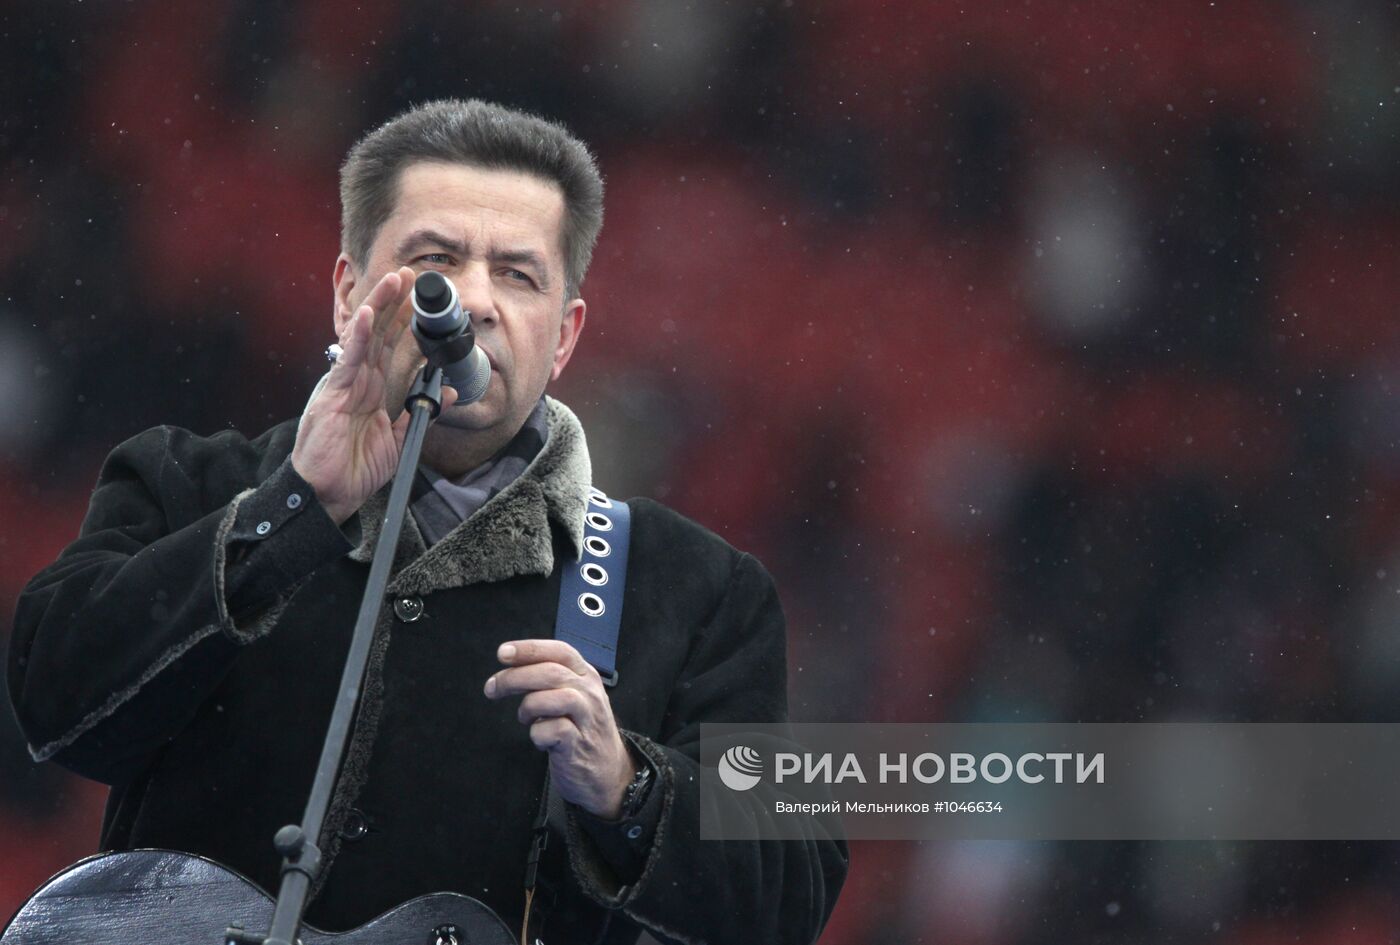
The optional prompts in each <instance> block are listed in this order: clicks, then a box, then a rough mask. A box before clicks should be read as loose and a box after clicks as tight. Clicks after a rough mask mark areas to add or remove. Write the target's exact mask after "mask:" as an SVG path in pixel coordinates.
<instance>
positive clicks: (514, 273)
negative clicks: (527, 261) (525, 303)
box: [506, 269, 535, 285]
mask: <svg viewBox="0 0 1400 945" xmlns="http://www.w3.org/2000/svg"><path fill="white" fill-rule="evenodd" d="M506 278H508V279H510V280H511V281H512V282H520V283H524V284H525V285H534V284H535V280H534V279H531V278H530V276H529V274H528V273H524V272H521V271H520V270H519V269H507V270H506Z"/></svg>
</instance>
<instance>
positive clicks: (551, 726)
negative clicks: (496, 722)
mask: <svg viewBox="0 0 1400 945" xmlns="http://www.w3.org/2000/svg"><path fill="white" fill-rule="evenodd" d="M496 656H497V658H498V659H499V660H500V661H501V662H502V663H504V664H506V666H507V667H509V668H508V669H503V670H501V671H500V672H498V673H496V674H495V675H493V676H492V677H491V678H490V679H488V680H486V688H485V691H486V695H487V697H488V698H491V699H502V698H504V697H506V696H515V695H521V694H524V696H525V698H523V699H521V700H520V708H519V710H518V711H517V712H516V718H518V719H519V720H520V722H521V724H522V725H528V726H530V740H531V741H532V742H534V743H535V747H536V748H539V749H541V750H543V751H547V752H549V776H550V778H551V780H552V781H553V783H554V785H555V786H556V788H557V789H558V791H559V794H560V795H561V796H562V797H563V798H564V800H566V801H569V802H571V803H573V804H575V805H577V806H578V807H581V808H583V809H584V810H586V811H588V812H589V813H591V814H593V815H595V816H597V817H602V818H604V819H606V820H616V819H617V817H618V815H619V814H620V813H621V812H622V796H623V794H624V793H625V791H626V789H627V785H628V783H629V782H631V780H632V776H633V774H635V772H636V770H637V763H636V762H635V761H634V760H633V758H632V755H631V753H630V751H629V750H628V748H627V743H626V742H625V741H624V740H623V738H622V733H621V732H619V731H618V729H617V722H616V721H615V720H614V719H613V712H612V703H611V702H609V701H608V694H607V691H606V690H605V689H604V688H603V680H602V677H600V676H599V675H598V671H597V670H596V669H594V668H593V667H592V666H591V665H590V664H589V663H588V661H587V660H585V659H584V658H583V657H582V656H580V655H579V652H578V650H576V649H574V648H573V647H572V646H570V645H569V644H567V643H565V642H564V641H563V640H516V641H513V642H511V643H503V644H501V647H500V649H499V650H497V651H496Z"/></svg>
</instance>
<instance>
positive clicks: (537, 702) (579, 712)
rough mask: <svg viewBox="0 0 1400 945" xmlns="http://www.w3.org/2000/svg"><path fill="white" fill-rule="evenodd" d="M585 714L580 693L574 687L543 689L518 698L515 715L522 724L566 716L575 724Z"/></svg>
mask: <svg viewBox="0 0 1400 945" xmlns="http://www.w3.org/2000/svg"><path fill="white" fill-rule="evenodd" d="M584 714H585V707H584V705H583V699H582V695H581V694H580V693H579V692H578V690H576V689H545V690H543V691H541V692H532V693H530V694H529V695H528V696H526V697H525V698H524V699H521V700H520V706H519V708H517V709H516V710H515V717H516V719H517V720H519V721H520V723H521V724H522V725H529V724H531V723H533V722H534V721H535V720H536V719H552V718H559V717H564V716H567V717H568V718H571V719H573V720H574V724H575V725H577V724H578V723H579V722H580V721H582V717H583V715H584Z"/></svg>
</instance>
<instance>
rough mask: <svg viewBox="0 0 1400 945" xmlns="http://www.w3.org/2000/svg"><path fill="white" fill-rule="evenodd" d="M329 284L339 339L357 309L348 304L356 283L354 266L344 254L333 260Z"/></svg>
mask: <svg viewBox="0 0 1400 945" xmlns="http://www.w3.org/2000/svg"><path fill="white" fill-rule="evenodd" d="M331 282H332V284H333V285H334V286H335V333H336V337H339V336H341V335H343V334H344V333H345V326H346V324H348V323H349V321H350V316H352V315H354V314H355V308H356V307H357V306H354V305H352V304H351V303H350V299H351V297H352V296H351V292H352V291H353V290H354V288H355V285H356V282H357V279H356V275H355V264H354V263H353V262H351V260H350V257H349V256H347V255H345V254H344V253H341V254H340V255H339V256H337V257H336V258H335V271H334V272H333V273H332V274H331Z"/></svg>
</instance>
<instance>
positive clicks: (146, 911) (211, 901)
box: [0, 850, 515, 945]
mask: <svg viewBox="0 0 1400 945" xmlns="http://www.w3.org/2000/svg"><path fill="white" fill-rule="evenodd" d="M272 909H273V901H272V899H271V897H269V896H268V895H267V894H266V893H265V892H263V891H262V890H261V889H259V888H258V887H257V886H254V885H253V884H252V883H251V882H249V881H248V880H247V879H245V878H244V877H242V876H240V875H239V874H238V873H235V872H234V871H233V870H231V869H229V868H227V867H225V866H220V865H219V864H218V863H215V862H214V861H213V860H207V859H205V858H203V857H199V856H193V855H191V854H188V853H173V852H171V851H169V850H132V851H128V852H124V853H105V854H102V855H100V856H91V857H88V858H87V859H85V860H81V861H79V862H77V863H75V864H74V865H72V866H70V867H69V868H68V869H66V870H64V871H63V872H61V873H59V874H58V875H57V876H55V877H54V878H53V879H51V880H49V881H48V882H47V883H45V884H44V885H43V887H42V888H41V889H40V890H39V891H38V892H36V893H35V894H34V895H33V897H31V898H30V900H29V901H28V902H26V903H25V904H24V906H23V907H22V908H21V909H20V910H19V912H17V913H15V917H14V918H13V919H11V920H10V924H9V925H8V926H6V928H5V932H4V934H3V935H0V945H133V943H139V945H224V931H225V930H226V929H227V928H228V927H229V926H230V925H240V926H242V927H243V928H245V929H247V930H248V931H249V932H258V933H266V932H267V929H268V926H269V925H270V924H271V922H272ZM448 929H450V930H451V931H450V932H448V931H446V930H448ZM454 938H455V940H456V945H515V938H514V936H513V935H512V934H511V931H510V929H509V928H507V927H506V924H505V923H504V922H502V921H501V919H500V917H499V916H497V915H496V914H495V913H494V912H492V911H491V910H490V909H489V908H488V907H487V906H486V905H485V904H483V903H482V902H480V901H478V900H476V899H473V898H471V897H470V896H463V895H460V894H459V893H450V892H440V893H432V894H431V895H427V896H419V897H418V898H417V899H413V900H410V901H409V902H406V903H404V904H403V905H401V906H398V907H396V908H395V909H393V910H392V911H390V912H386V913H384V914H383V915H381V916H380V917H379V918H377V919H374V920H373V921H371V922H368V923H366V924H365V925H362V926H360V927H359V928H357V929H353V930H351V931H349V932H322V931H319V930H318V929H314V928H312V927H311V926H308V925H305V924H303V925H302V927H301V940H302V942H304V943H305V945H439V943H441V945H452V940H453V939H454Z"/></svg>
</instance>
